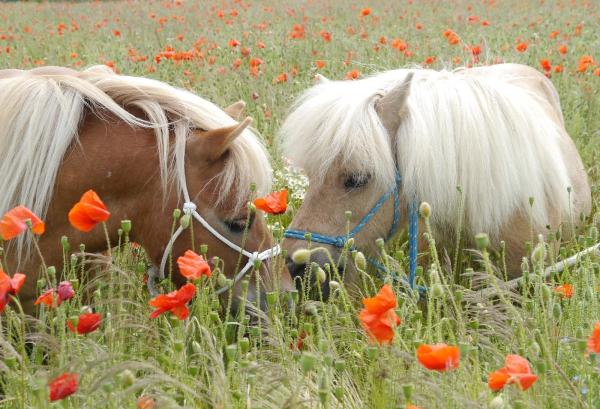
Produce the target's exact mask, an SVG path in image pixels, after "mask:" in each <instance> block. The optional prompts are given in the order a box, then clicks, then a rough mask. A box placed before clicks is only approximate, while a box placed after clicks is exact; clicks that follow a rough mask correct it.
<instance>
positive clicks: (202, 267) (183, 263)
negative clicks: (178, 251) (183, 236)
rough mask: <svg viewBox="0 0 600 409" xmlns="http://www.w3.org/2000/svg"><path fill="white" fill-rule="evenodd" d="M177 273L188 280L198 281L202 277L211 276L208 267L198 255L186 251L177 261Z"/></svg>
mask: <svg viewBox="0 0 600 409" xmlns="http://www.w3.org/2000/svg"><path fill="white" fill-rule="evenodd" d="M177 265H178V266H179V272H180V273H181V275H182V276H184V277H185V278H187V279H188V280H198V279H199V278H200V277H202V276H207V277H210V275H211V274H212V272H211V270H210V266H209V265H208V263H207V262H206V260H204V257H202V256H201V255H199V254H196V253H194V252H193V251H192V250H187V251H186V252H185V253H184V254H183V256H181V257H179V258H178V259H177Z"/></svg>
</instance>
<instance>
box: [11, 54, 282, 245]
mask: <svg viewBox="0 0 600 409" xmlns="http://www.w3.org/2000/svg"><path fill="white" fill-rule="evenodd" d="M0 107H2V108H1V109H0V124H1V127H0V175H2V181H1V182H0V192H1V194H0V212H1V213H2V214H3V213H4V212H6V211H7V210H9V209H10V208H11V207H13V206H16V205H24V206H27V207H28V208H30V209H31V210H32V211H33V212H34V213H36V214H37V215H39V216H40V217H42V218H43V217H44V216H45V214H46V211H47V208H48V204H49V201H50V199H51V197H52V192H53V187H54V181H55V179H56V175H57V172H58V169H59V167H60V165H61V162H62V158H63V156H64V154H65V152H66V151H67V149H68V147H69V146H70V145H71V144H72V143H73V142H74V141H77V137H78V135H77V131H78V127H79V125H80V122H81V120H82V118H83V114H84V111H85V109H86V108H90V109H94V110H97V109H98V110H99V109H102V110H107V111H109V112H110V113H112V114H114V115H115V116H117V117H118V118H120V119H121V120H123V121H124V122H125V123H127V124H129V125H131V126H137V127H146V128H152V129H154V131H155V134H156V141H157V147H158V154H159V155H158V156H159V164H158V165H159V166H160V177H161V181H162V187H163V191H164V192H166V191H167V189H169V188H170V186H169V184H170V183H171V182H172V181H174V182H175V186H174V187H176V188H177V191H178V192H181V184H182V181H183V180H184V175H185V169H184V160H183V158H184V155H185V141H186V139H187V138H188V136H189V135H190V134H191V133H190V130H191V129H192V128H202V129H215V128H220V127H225V126H230V125H233V124H235V123H236V122H235V121H234V120H233V119H232V118H230V117H229V116H228V115H227V114H226V113H225V112H224V111H223V110H222V109H221V108H219V107H218V106H216V105H214V104H213V103H211V102H209V101H207V100H205V99H203V98H200V97H199V96H196V95H194V94H192V93H190V92H188V91H185V90H181V89H177V88H174V87H172V86H169V85H167V84H165V83H162V82H160V81H156V80H152V79H147V78H141V77H130V76H122V75H117V74H115V73H114V72H113V71H112V70H110V69H109V68H108V67H105V66H95V67H91V68H88V69H86V70H84V71H81V72H76V71H72V70H67V69H62V68H58V67H56V68H50V67H48V68H47V69H45V70H37V72H36V70H33V71H18V70H5V71H0ZM123 107H128V108H129V107H137V108H139V109H141V110H142V111H143V112H144V114H145V115H146V117H147V120H142V119H140V118H137V117H135V116H133V115H132V114H130V113H129V112H128V111H126V110H125V109H124V108H123ZM170 132H172V133H173V134H174V136H175V137H174V139H175V141H174V143H172V142H170V140H169V135H170ZM271 174H272V170H271V167H270V165H269V159H268V155H267V153H266V151H265V148H264V146H263V145H262V143H261V142H260V141H259V139H258V138H257V136H256V135H255V134H254V133H253V132H252V131H251V130H249V129H246V130H245V131H244V132H243V134H242V135H241V136H240V137H238V138H237V139H236V140H235V141H234V142H233V143H232V146H231V147H230V155H229V156H228V158H227V160H226V163H225V168H224V170H223V172H222V173H221V175H220V176H219V178H220V183H221V189H220V192H222V197H221V198H220V199H221V200H222V199H223V198H224V197H225V195H230V191H231V190H232V188H235V189H233V191H235V192H236V197H235V199H234V200H235V201H236V204H237V205H238V206H241V205H243V204H244V202H245V201H246V200H247V197H248V194H249V190H250V186H251V184H253V183H254V184H255V185H256V188H257V192H258V194H263V193H266V192H267V191H268V190H269V188H270V183H271ZM22 246H23V241H20V242H19V243H18V248H19V253H20V251H21V248H22Z"/></svg>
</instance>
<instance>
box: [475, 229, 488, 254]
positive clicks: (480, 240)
mask: <svg viewBox="0 0 600 409" xmlns="http://www.w3.org/2000/svg"><path fill="white" fill-rule="evenodd" d="M475 245H476V246H477V248H478V249H479V250H486V249H487V248H488V247H489V245H490V238H489V236H488V235H487V234H485V233H478V234H476V235H475Z"/></svg>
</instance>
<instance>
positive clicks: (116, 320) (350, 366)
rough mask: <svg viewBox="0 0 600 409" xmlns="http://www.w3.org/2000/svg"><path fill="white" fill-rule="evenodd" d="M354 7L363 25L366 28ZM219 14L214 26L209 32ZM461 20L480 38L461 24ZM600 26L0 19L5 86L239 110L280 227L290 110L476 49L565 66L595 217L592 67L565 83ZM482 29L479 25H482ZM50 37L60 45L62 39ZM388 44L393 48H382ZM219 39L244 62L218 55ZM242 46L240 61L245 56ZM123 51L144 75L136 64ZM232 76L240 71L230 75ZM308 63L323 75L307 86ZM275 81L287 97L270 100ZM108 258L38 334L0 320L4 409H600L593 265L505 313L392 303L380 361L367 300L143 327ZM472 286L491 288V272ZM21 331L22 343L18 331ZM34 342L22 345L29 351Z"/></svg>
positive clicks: (527, 4) (447, 5)
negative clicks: (75, 385) (87, 74)
mask: <svg viewBox="0 0 600 409" xmlns="http://www.w3.org/2000/svg"><path fill="white" fill-rule="evenodd" d="M470 4H472V8H470V7H471V6H470ZM363 7H371V8H372V13H371V15H369V16H366V17H362V18H360V17H359V12H360V9H362V8H363ZM221 8H222V9H223V10H224V15H225V16H224V18H220V17H219V16H218V12H219V10H221ZM233 9H235V10H237V13H238V15H237V16H235V17H234V16H231V10H233ZM151 14H153V15H154V17H153V18H151V17H150V16H151ZM469 16H478V17H479V19H478V21H476V22H469ZM161 18H165V19H166V21H165V22H164V23H163V24H160V23H159V20H160V19H161ZM599 19H600V9H599V6H598V4H597V3H596V2H592V1H588V2H585V1H583V2H567V1H564V2H550V1H546V2H538V1H533V0H528V1H517V0H514V1H513V0H508V1H496V2H492V1H485V2H484V1H482V2H472V3H469V2H464V1H453V2H437V1H414V2H404V1H402V2H400V1H391V0H390V1H385V2H370V3H369V2H365V3H364V4H363V3H352V2H336V1H333V0H328V1H324V2H298V1H294V2H277V1H273V0H267V1H264V2H255V3H248V4H246V3H237V2H236V3H233V2H232V3H229V4H226V5H222V3H221V2H208V1H206V2H204V1H202V2H198V3H193V2H186V3H185V4H183V5H181V6H179V5H177V4H175V3H170V2H166V1H165V2H163V3H159V2H107V3H73V4H66V3H49V4H46V3H43V4H39V3H24V4H22V3H3V4H0V50H1V52H0V68H31V67H33V66H35V65H39V64H46V65H68V66H74V67H85V66H88V65H92V64H96V63H105V62H108V61H112V62H114V65H115V67H116V68H117V69H118V70H119V71H120V72H122V73H125V74H131V75H144V76H149V77H153V78H157V79H160V80H163V81H166V82H169V83H171V84H174V85H178V86H182V87H185V88H189V89H191V90H193V91H195V92H196V93H198V94H199V95H201V96H203V97H205V98H207V99H210V100H213V101H214V102H216V103H217V104H220V105H222V106H226V105H228V104H230V103H232V102H234V101H236V100H238V99H243V100H245V101H246V102H247V103H248V114H249V115H251V116H252V117H253V118H254V119H255V127H256V128H257V130H258V131H259V132H260V133H261V134H262V136H263V137H264V139H265V141H266V142H267V144H268V146H269V148H270V150H271V153H272V156H273V158H274V162H275V165H276V168H277V172H276V179H277V180H276V185H277V186H278V187H281V186H288V187H289V188H290V189H291V190H292V193H293V197H294V198H293V200H292V202H291V203H290V208H291V209H290V211H289V212H288V214H286V215H285V216H283V217H282V218H281V219H277V220H275V219H274V220H273V222H274V223H275V222H279V223H282V224H283V225H286V224H287V223H288V222H289V220H290V218H291V216H292V215H293V212H294V210H295V209H297V208H298V207H299V205H300V203H301V192H300V190H301V189H302V186H303V185H302V179H301V177H300V176H298V175H293V174H290V170H289V169H287V168H285V167H284V162H283V161H282V160H281V157H280V155H279V153H278V152H277V143H276V141H275V136H276V131H277V129H278V126H279V124H280V123H281V120H282V118H283V117H284V116H285V114H286V109H287V107H289V105H290V103H291V101H292V100H293V98H294V97H295V96H296V95H297V94H298V93H299V92H301V91H302V90H304V89H306V88H307V87H308V86H310V84H311V83H312V78H313V76H314V74H315V73H316V72H320V73H322V74H323V75H325V76H327V77H331V78H335V79H341V78H344V77H345V76H346V73H347V72H349V71H351V70H353V69H358V70H359V71H360V73H361V75H363V76H364V75H367V74H369V73H374V72H377V71H380V70H384V69H391V68H397V67H400V66H405V65H410V64H420V63H423V61H424V60H425V59H426V58H427V57H429V56H434V57H435V61H434V62H433V64H432V67H434V68H442V67H453V66H456V65H462V64H467V63H469V62H470V61H471V54H470V51H469V50H468V49H466V48H465V45H478V44H479V45H481V49H482V52H481V54H480V55H479V59H480V61H479V63H478V64H485V63H491V62H496V61H507V62H519V63H524V64H529V65H531V66H534V67H536V68H538V69H540V62H539V61H540V59H542V58H546V59H549V60H550V62H551V64H552V65H553V66H556V65H557V64H561V65H562V66H563V72H562V73H555V72H552V78H551V79H552V81H553V82H554V84H555V85H556V87H557V89H558V91H559V93H560V96H561V99H562V107H563V111H564V115H565V120H566V124H567V129H568V131H569V132H570V134H571V135H572V137H573V139H574V140H575V142H576V144H577V147H578V149H579V151H580V153H581V156H582V158H583V160H584V163H585V165H586V169H587V171H588V175H589V177H590V182H591V185H592V189H593V200H594V204H596V203H597V200H598V198H599V196H598V193H597V191H598V186H599V184H598V181H599V180H600V175H599V168H598V163H600V162H599V161H598V156H599V153H600V146H599V140H600V138H599V137H600V95H599V93H600V77H599V76H595V75H593V74H592V68H590V69H588V70H587V72H585V73H578V72H576V71H577V68H578V60H579V58H580V57H581V56H583V55H591V56H592V57H593V58H595V59H596V60H598V61H600V53H599V52H598V50H600V37H599V36H598V24H599V21H600V20H599ZM471 20H473V19H471ZM484 20H487V21H489V23H490V25H489V26H484V25H482V21H484ZM229 21H231V24H227V23H228V22H229ZM60 24H63V25H64V26H65V28H64V29H63V30H61V31H63V33H62V34H61V35H59V29H58V27H59V25H60ZM294 24H303V25H304V28H305V37H304V38H302V39H292V38H290V36H289V34H290V32H291V31H292V28H293V25H294ZM417 24H419V25H421V28H420V29H417V28H416V26H417ZM577 25H581V27H582V28H581V30H580V33H579V34H578V33H577V32H576V31H577V29H576V26H577ZM349 27H352V30H350V29H349ZM448 28H451V29H452V30H454V31H455V32H456V33H457V34H458V35H459V37H460V39H461V43H460V44H459V45H455V46H452V45H449V44H448V42H447V41H446V39H445V38H444V36H443V35H442V33H443V31H444V30H446V29H448ZM115 30H118V31H119V32H120V36H116V35H115V34H114V31H115ZM322 30H326V31H328V32H329V33H331V35H332V40H331V41H330V42H326V41H324V40H323V38H322V37H321V35H320V32H321V31H322ZM553 31H559V32H560V33H559V34H558V35H557V36H556V38H550V34H551V33H552V32H553ZM350 32H354V33H355V34H350ZM361 33H365V34H364V36H365V37H366V38H364V39H363V38H361V37H362V36H361ZM179 35H183V39H182V40H179V39H178V38H177V37H178V36H179ZM382 36H385V38H386V40H387V43H386V44H382V43H380V41H379V40H380V37H382ZM395 38H401V39H402V40H403V41H405V42H406V43H407V45H408V48H407V49H408V50H409V51H410V52H411V53H412V55H410V56H406V55H405V53H403V52H400V51H398V50H396V49H394V48H392V47H391V46H390V44H391V43H392V40H393V39H395ZM231 39H236V40H238V41H239V42H240V43H241V45H240V46H238V47H236V48H232V47H230V46H228V42H229V40H231ZM259 42H262V43H263V44H264V48H259V46H258V43H259ZM518 42H526V43H527V44H528V48H527V50H526V51H525V52H523V53H519V52H517V51H516V50H515V45H516V44H517V43H518ZM194 44H196V45H197V46H198V48H199V52H201V54H202V55H201V56H200V54H199V53H198V54H196V55H195V56H194V57H193V59H192V60H190V61H182V62H179V63H177V62H173V61H169V60H163V61H161V62H160V63H158V64H157V63H156V62H155V61H154V57H155V56H156V55H157V54H158V53H160V52H161V51H163V50H164V49H165V47H166V46H169V45H170V46H172V47H174V48H175V49H176V50H177V51H188V50H191V49H192V48H193V46H194ZM561 44H565V45H567V47H568V52H567V54H566V55H564V56H563V55H561V54H559V53H558V51H557V48H558V46H559V45H561ZM241 47H247V48H249V49H250V54H249V56H248V57H244V56H242V54H241V52H240V48H241ZM376 48H377V49H376ZM129 50H135V55H137V56H144V57H147V59H146V60H145V61H133V59H132V57H131V55H133V54H134V53H133V52H132V51H129ZM75 54H76V55H75ZM238 58H239V59H241V66H240V67H239V68H237V69H235V68H233V65H234V62H235V60H236V59H238ZM251 58H260V59H261V60H262V64H260V66H259V72H258V75H257V76H253V75H251V73H250V69H249V68H250V67H249V65H250V63H249V60H250V59H251ZM457 58H459V59H460V62H458V61H456V59H457ZM143 59H144V58H142V60H143ZM317 60H322V61H324V62H325V64H326V65H325V67H324V68H322V69H319V70H318V69H317V68H316V66H315V61H317ZM596 67H598V65H597V66H596ZM282 73H287V74H288V80H287V82H283V83H277V82H276V81H275V80H276V78H277V76H279V75H280V74H282ZM0 109H1V108H0ZM0 193H1V192H0ZM294 194H295V195H294ZM596 207H597V206H594V208H596ZM166 217H168V216H166ZM599 222H600V218H599V217H597V216H593V217H591V218H590V220H589V221H588V222H587V225H586V227H585V228H584V229H582V232H581V235H580V237H579V239H578V240H577V241H574V242H572V243H566V244H565V245H564V246H563V248H562V250H561V251H562V253H563V254H562V255H563V256H567V255H570V254H573V253H574V252H576V251H578V250H580V249H583V248H585V247H587V246H588V245H591V244H592V243H594V242H596V241H598V234H597V228H598V224H599ZM133 228H134V229H135V226H133ZM76 245H77V244H76V243H72V246H73V247H75V246H76ZM430 251H435V249H430ZM393 254H395V253H393ZM115 258H116V261H115V265H114V266H113V267H112V268H110V269H109V270H108V271H107V272H105V273H104V274H103V275H101V276H99V277H98V278H96V279H95V280H86V279H85V276H86V275H85V274H84V276H81V274H79V271H78V269H76V268H67V269H66V271H65V274H66V277H67V278H70V279H72V280H74V282H75V283H76V287H77V294H78V295H77V297H76V299H74V300H71V301H69V302H66V303H63V304H62V305H61V307H60V308H58V309H54V310H45V309H40V312H39V314H38V317H37V318H36V319H29V318H27V319H24V317H22V316H21V314H20V313H19V310H18V308H16V307H15V305H16V304H14V303H12V304H11V306H10V307H8V308H7V309H6V311H5V312H4V313H3V314H2V315H0V326H1V330H0V357H1V360H0V389H1V390H2V393H3V396H2V397H0V407H2V408H11V409H12V408H29V407H33V408H43V407H51V406H60V405H61V404H62V405H63V406H64V407H71V408H79V407H82V408H123V407H135V405H136V400H137V398H138V397H139V396H142V395H144V396H151V397H153V398H154V399H156V402H157V405H156V407H157V408H171V407H189V408H193V407H201V408H213V407H214V408H230V407H232V408H280V407H287V408H293V407H307V408H319V407H329V408H335V407H340V408H364V407H369V408H404V407H405V406H406V404H407V403H408V401H409V400H411V401H412V403H414V404H416V405H418V406H420V407H422V408H424V409H427V408H479V407H490V405H492V400H493V399H494V398H495V397H498V396H500V397H501V399H502V401H503V404H504V406H499V405H498V399H496V400H495V401H494V405H498V406H493V407H495V408H499V407H505V408H537V407H543V408H587V407H589V408H600V359H599V357H598V356H595V355H591V356H586V355H585V353H584V351H585V342H586V339H587V337H588V336H589V334H590V333H591V327H592V326H593V323H594V322H595V321H600V292H599V290H600V264H599V263H598V259H597V258H596V257H595V256H592V257H588V258H586V259H584V260H582V261H581V263H580V264H579V265H578V266H577V267H576V268H572V269H569V270H567V271H565V272H564V273H562V274H560V275H557V276H553V277H552V280H551V282H549V283H547V284H544V283H543V282H542V280H541V279H540V277H539V273H540V271H541V270H542V269H543V267H544V266H543V264H542V262H535V261H530V262H529V266H528V267H527V270H528V271H529V284H528V286H527V288H524V289H522V290H521V291H520V292H518V293H516V294H512V293H506V292H503V291H500V290H498V297H496V298H495V299H494V300H478V299H477V298H476V295H475V294H474V293H472V292H471V291H470V290H469V289H466V288H460V287H457V286H451V285H449V284H447V282H446V280H443V281H442V282H441V283H440V285H441V291H438V292H436V298H430V299H429V300H427V301H426V302H421V303H418V302H417V300H415V299H414V298H413V297H411V296H409V295H407V294H406V293H405V292H403V291H402V290H401V289H399V288H397V289H396V293H397V295H398V302H399V306H398V309H397V312H398V315H399V316H400V317H401V319H402V323H401V325H400V326H399V327H398V328H397V332H396V336H395V338H394V341H393V344H392V345H390V346H384V347H376V346H373V345H372V344H371V343H370V342H369V339H368V337H367V336H366V335H365V333H364V332H363V331H362V329H361V328H360V325H359V324H358V319H357V315H358V311H359V309H360V296H357V295H356V294H348V292H347V291H346V288H345V287H344V286H342V287H341V288H340V290H339V291H338V292H337V293H336V294H335V295H334V296H333V297H332V299H330V300H329V301H328V302H325V303H321V302H316V301H314V302H309V303H306V304H301V303H299V302H298V303H292V304H291V305H292V306H291V307H289V306H288V305H287V302H286V301H287V300H286V299H285V297H286V296H283V295H281V297H277V296H275V297H274V298H276V301H275V302H273V303H270V306H269V310H268V311H267V312H265V313H264V314H261V315H260V319H259V321H260V326H259V325H257V324H258V322H257V319H256V318H253V319H250V315H251V314H250V313H251V312H252V311H253V309H252V307H251V306H248V307H247V310H246V312H242V313H241V314H239V315H234V316H230V315H227V314H225V313H224V310H225V309H224V308H223V307H222V306H221V305H220V304H219V302H218V300H217V299H216V297H215V296H214V295H213V293H212V292H211V291H209V290H207V289H203V290H202V291H200V294H199V295H198V296H197V297H196V298H195V299H194V301H193V303H192V306H191V309H192V314H191V316H190V318H189V319H188V320H186V321H178V320H173V319H170V318H168V317H166V316H162V317H160V318H158V319H155V320H152V319H150V318H149V313H150V311H151V308H150V307H148V306H147V301H148V298H149V296H148V293H147V292H146V289H145V287H144V285H143V283H142V276H143V273H141V272H140V271H139V269H138V268H137V266H138V262H139V261H140V260H139V257H138V256H137V255H135V254H133V253H132V251H131V249H130V248H129V246H128V245H125V246H123V248H122V249H121V250H119V252H118V253H117V254H116V255H115ZM57 267H58V268H59V270H61V266H57ZM424 267H425V271H429V268H430V266H424ZM473 268H474V269H475V270H476V271H481V272H485V270H486V268H491V267H490V266H485V265H484V266H483V267H482V266H481V265H478V264H474V265H473ZM438 269H439V268H438ZM444 276H445V274H441V277H442V278H443V277H444ZM426 278H429V274H426ZM558 282H560V283H563V282H568V283H571V284H572V285H573V287H574V294H573V297H572V298H570V299H561V298H560V297H559V296H558V295H557V294H555V293H554V292H553V291H552V287H553V286H554V285H555V283H558ZM379 285H380V283H378V282H377V283H375V284H374V285H371V284H368V285H367V286H366V287H367V288H364V289H363V292H364V294H366V295H373V294H374V293H375V292H376V290H377V289H378V288H379ZM492 285H493V283H492ZM83 294H90V297H89V299H86V300H84V297H83ZM279 298H281V300H279ZM84 303H89V305H91V306H93V307H94V309H95V310H96V311H97V312H100V313H102V314H103V316H104V322H103V325H102V327H101V329H100V330H98V331H96V332H94V333H92V334H89V335H86V336H75V335H73V334H71V333H70V332H68V331H66V329H65V320H66V319H67V318H69V317H73V316H77V315H78V314H79V311H80V308H81V307H82V306H83V305H84ZM26 322H27V323H28V325H29V328H30V329H31V328H33V330H30V331H25V326H26ZM302 332H305V333H307V334H308V335H307V336H306V337H305V338H304V340H303V342H304V345H303V350H302V351H297V350H296V349H294V348H290V344H293V343H295V342H296V341H297V337H298V334H300V333H302ZM26 339H28V340H29V341H31V342H32V343H33V344H34V346H33V347H31V346H26V342H25V340H26ZM424 342H426V343H435V342H446V343H448V344H453V345H458V346H459V347H460V349H461V352H462V356H461V361H460V366H459V368H458V369H456V370H454V371H448V372H444V373H438V372H431V371H428V370H426V369H425V368H423V367H422V366H420V365H419V364H418V362H417V360H416V358H415V349H416V347H417V346H418V345H419V344H421V343H424ZM510 353H516V354H521V355H523V356H525V357H526V358H527V359H528V360H529V361H530V362H531V364H532V369H533V371H534V372H535V373H536V374H537V375H538V376H539V380H538V381H537V383H536V384H535V385H534V386H533V387H532V388H531V389H529V390H527V391H525V392H522V391H520V390H518V388H516V387H514V386H510V387H507V388H506V389H505V391H504V392H502V393H501V394H498V393H492V392H491V391H490V390H489V388H488V387H487V384H486V382H487V376H488V374H489V373H490V372H492V371H494V370H496V369H498V368H500V367H501V366H502V365H503V360H504V356H505V355H506V354H510ZM310 367H312V369H309V370H306V369H307V368H310ZM65 371H72V372H77V373H78V374H79V376H80V387H79V391H78V392H77V393H76V394H75V395H73V396H71V397H69V398H67V399H65V400H64V401H62V403H59V404H50V403H49V402H48V390H47V382H48V380H49V379H51V378H52V377H54V376H56V375H58V374H60V373H62V372H65Z"/></svg>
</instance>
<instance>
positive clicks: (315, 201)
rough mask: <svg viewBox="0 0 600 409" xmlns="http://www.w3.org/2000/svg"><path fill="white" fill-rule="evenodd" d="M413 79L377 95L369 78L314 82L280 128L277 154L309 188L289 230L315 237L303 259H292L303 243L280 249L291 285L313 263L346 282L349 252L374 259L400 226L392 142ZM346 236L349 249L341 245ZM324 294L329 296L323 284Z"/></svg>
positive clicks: (351, 268) (350, 274) (402, 217)
mask: <svg viewBox="0 0 600 409" xmlns="http://www.w3.org/2000/svg"><path fill="white" fill-rule="evenodd" d="M411 79H412V74H411V73H410V72H407V74H406V76H405V79H404V81H402V82H401V83H399V84H396V85H394V86H393V87H391V88H389V87H388V88H380V87H379V86H378V84H376V83H374V82H373V80H372V79H370V78H367V79H365V80H360V81H329V80H326V79H324V78H318V84H317V85H315V86H314V87H312V88H311V89H309V90H308V91H306V92H305V93H304V94H303V95H302V96H301V97H300V99H299V100H298V101H297V102H296V104H295V105H294V106H293V108H292V111H291V113H290V114H289V116H288V117H287V118H286V120H285V122H284V124H283V126H282V129H281V136H282V139H283V150H284V152H285V154H286V156H288V157H289V158H291V160H292V161H293V162H294V164H295V165H298V166H300V167H301V168H303V169H304V170H305V172H306V173H307V176H308V179H309V189H308V191H307V194H306V196H305V198H304V202H303V204H302V206H301V207H300V209H299V210H298V212H297V214H296V215H295V217H294V219H293V221H292V223H291V225H290V229H296V230H298V231H305V232H311V233H316V234H315V240H314V243H311V252H310V258H309V259H306V257H304V258H301V257H294V254H299V253H296V252H297V251H298V250H300V249H304V248H306V247H307V241H305V240H302V239H299V237H296V239H293V238H287V239H286V240H285V242H284V248H285V249H286V250H287V252H288V258H287V260H286V261H287V266H288V269H289V271H290V273H291V275H292V277H293V278H294V279H296V278H298V277H302V276H304V274H305V272H306V271H307V270H309V269H313V270H314V268H315V265H314V264H312V263H316V264H317V265H319V266H321V267H322V266H324V265H325V264H326V263H327V264H329V265H330V266H329V267H330V268H329V271H330V277H329V280H338V279H340V278H344V280H345V281H346V282H352V281H353V280H354V279H355V278H356V266H355V264H354V262H353V261H352V259H351V258H350V257H349V250H351V248H357V249H359V250H361V251H363V252H366V253H367V254H370V255H372V256H373V257H375V258H377V249H376V245H375V242H376V240H377V239H378V238H380V237H382V238H386V237H387V236H388V235H389V233H393V232H390V230H392V226H395V225H396V224H398V222H399V223H403V222H405V221H406V214H405V213H400V214H397V215H396V218H395V217H394V213H395V212H394V203H396V204H397V205H399V206H400V208H406V207H405V206H403V204H405V203H404V202H403V201H401V199H400V197H399V193H400V192H399V191H398V190H397V189H396V188H397V187H398V181H397V175H396V171H395V169H397V165H396V157H395V154H394V152H395V137H394V136H395V135H396V132H397V130H398V127H399V126H400V123H401V121H402V117H403V112H404V107H405V103H406V100H407V97H408V95H409V91H410V83H411ZM394 195H396V197H394ZM395 219H396V220H395ZM317 236H319V237H321V236H323V237H330V238H332V237H335V238H338V244H337V245H336V244H332V243H330V242H329V241H328V240H322V241H319V240H317V239H318V237H317ZM349 237H351V238H352V239H353V242H351V243H350V244H351V246H349V245H347V243H346V245H341V244H342V243H343V242H344V241H345V240H344V239H347V238H349ZM339 239H342V241H340V240H339ZM316 247H321V248H316ZM332 264H333V265H332ZM311 265H312V267H311ZM334 267H335V268H334ZM336 273H339V277H338V276H337V275H336ZM311 276H312V277H315V274H311ZM313 282H314V279H313ZM322 290H323V292H324V293H328V291H329V288H328V280H325V282H324V283H323V287H322Z"/></svg>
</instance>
